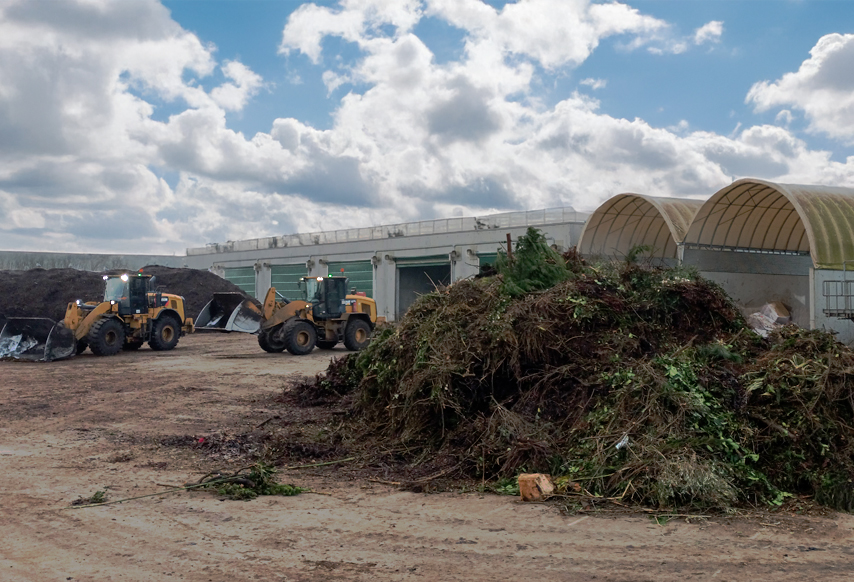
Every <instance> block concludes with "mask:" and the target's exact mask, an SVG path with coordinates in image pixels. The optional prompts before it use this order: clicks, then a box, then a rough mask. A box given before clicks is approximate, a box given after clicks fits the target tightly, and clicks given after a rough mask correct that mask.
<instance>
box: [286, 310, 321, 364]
mask: <svg viewBox="0 0 854 582" xmlns="http://www.w3.org/2000/svg"><path fill="white" fill-rule="evenodd" d="M283 334H284V336H285V347H286V348H287V349H288V351H289V352H290V353H292V354H293V355H295V356H304V355H306V354H307V353H309V352H311V350H313V349H314V346H315V344H316V343H317V330H316V329H314V326H313V325H312V324H311V323H309V322H307V321H303V320H299V319H298V320H296V321H290V322H288V323H286V324H285V329H284V330H283Z"/></svg>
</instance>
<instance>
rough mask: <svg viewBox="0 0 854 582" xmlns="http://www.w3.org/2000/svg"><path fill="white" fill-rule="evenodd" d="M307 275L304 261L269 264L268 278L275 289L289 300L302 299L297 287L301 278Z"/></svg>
mask: <svg viewBox="0 0 854 582" xmlns="http://www.w3.org/2000/svg"><path fill="white" fill-rule="evenodd" d="M306 275H308V269H306V267H305V263H299V264H296V265H271V266H270V278H271V281H272V285H273V287H275V288H276V291H277V292H278V293H280V294H281V295H283V296H284V297H287V298H288V299H290V300H291V301H293V300H295V299H302V291H301V290H300V288H299V281H300V279H301V278H303V277H305V276H306Z"/></svg>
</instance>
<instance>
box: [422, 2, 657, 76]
mask: <svg viewBox="0 0 854 582" xmlns="http://www.w3.org/2000/svg"><path fill="white" fill-rule="evenodd" d="M426 12H427V14H430V15H434V16H438V17H440V18H443V19H445V20H447V21H448V22H450V23H451V24H453V25H455V26H457V27H459V28H462V29H464V30H465V31H466V32H467V33H468V34H469V43H471V44H482V43H488V44H490V45H493V46H494V47H495V49H496V50H498V51H500V52H501V53H502V54H507V53H512V54H515V55H524V56H527V57H530V58H532V59H534V60H536V61H537V62H538V63H539V64H541V65H542V66H543V67H545V68H547V69H554V68H556V67H560V66H563V65H567V64H569V65H577V64H580V63H582V62H583V61H584V60H586V59H587V57H589V56H590V53H591V52H592V51H593V50H594V49H595V48H596V47H597V46H598V45H599V42H600V40H601V39H603V38H606V37H610V36H614V35H621V34H629V35H635V36H636V38H646V37H648V36H650V35H653V34H655V33H656V32H658V31H660V30H661V29H663V28H665V27H666V23H665V22H663V21H661V20H658V19H656V18H653V17H651V16H645V15H643V14H641V13H640V12H639V11H638V10H636V9H634V8H631V7H630V6H627V5H625V4H620V3H617V2H611V3H607V4H592V3H591V2H589V1H588V0H520V1H519V2H516V3H510V4H506V5H505V6H504V8H502V9H501V10H496V9H494V8H492V7H491V6H489V5H487V4H484V3H483V2H480V0H430V1H429V2H428V8H427V10H426Z"/></svg>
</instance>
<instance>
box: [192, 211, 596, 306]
mask: <svg viewBox="0 0 854 582" xmlns="http://www.w3.org/2000/svg"><path fill="white" fill-rule="evenodd" d="M586 218H587V215H586V214H582V213H579V212H576V211H575V210H573V209H572V208H553V209H547V210H537V211H530V212H509V213H504V214H494V215H490V216H484V217H466V218H446V219H439V220H429V221H423V222H410V223H404V224H395V225H386V226H376V227H369V228H354V229H349V230H335V231H326V232H317V233H307V234H294V235H287V236H280V237H268V238H260V239H252V240H244V241H235V242H230V243H226V244H224V245H222V244H214V245H208V246H206V247H204V248H195V249H187V256H186V257H185V262H186V264H187V265H188V266H190V267H194V268H200V269H207V268H210V269H212V270H213V271H214V272H216V273H218V274H220V275H221V276H223V277H225V278H226V279H228V280H230V281H232V282H233V283H235V284H237V285H238V286H240V287H241V289H243V290H244V291H246V292H247V293H250V294H253V295H254V296H256V297H263V296H264V293H266V291H267V289H268V288H269V287H270V286H273V287H275V288H276V290H277V291H279V292H280V293H282V294H283V295H284V296H286V297H296V296H298V295H299V290H298V288H297V282H298V281H299V279H300V278H301V277H305V276H307V275H308V276H321V275H338V274H341V273H344V274H345V275H346V276H348V277H349V278H350V285H351V287H355V288H356V289H357V290H358V291H361V292H364V293H365V294H367V295H368V297H372V298H373V299H375V300H376V302H377V310H378V311H379V313H378V315H380V316H383V317H385V318H386V319H387V320H389V321H394V320H395V319H397V318H398V317H400V315H401V314H403V313H404V312H405V311H406V309H407V308H408V307H409V305H410V304H411V303H412V302H413V301H414V300H415V298H416V297H417V296H418V294H423V293H427V292H429V291H431V290H433V289H434V288H435V286H436V285H439V284H444V285H447V284H449V283H451V282H453V281H457V280H459V279H464V278H466V277H471V276H472V275H475V274H477V273H478V271H479V270H480V265H481V264H484V263H493V262H494V261H495V258H496V256H497V254H498V252H499V250H501V249H502V248H505V247H506V240H507V234H510V235H511V237H512V238H513V239H514V240H515V239H516V238H518V237H519V236H521V235H523V234H525V231H526V230H527V228H528V227H529V226H535V227H537V228H538V229H540V230H541V231H543V233H544V234H545V236H546V238H547V240H548V241H549V243H550V244H552V245H554V246H555V248H557V249H566V248H569V247H570V246H573V245H574V244H575V243H576V241H578V237H579V235H580V234H581V229H582V228H583V227H584V221H585V219H586Z"/></svg>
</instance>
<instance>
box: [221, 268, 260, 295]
mask: <svg viewBox="0 0 854 582" xmlns="http://www.w3.org/2000/svg"><path fill="white" fill-rule="evenodd" d="M225 278H226V280H228V281H231V282H232V283H234V284H235V285H237V286H238V287H240V289H241V290H242V291H243V292H244V293H247V294H249V295H250V296H251V297H255V269H254V267H230V268H227V269H225Z"/></svg>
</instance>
